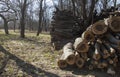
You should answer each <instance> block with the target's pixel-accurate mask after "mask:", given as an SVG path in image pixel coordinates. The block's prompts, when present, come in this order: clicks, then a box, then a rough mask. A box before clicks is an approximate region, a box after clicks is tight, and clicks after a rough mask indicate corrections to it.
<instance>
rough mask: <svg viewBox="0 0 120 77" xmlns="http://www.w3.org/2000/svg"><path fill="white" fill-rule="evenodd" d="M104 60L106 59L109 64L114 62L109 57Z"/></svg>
mask: <svg viewBox="0 0 120 77" xmlns="http://www.w3.org/2000/svg"><path fill="white" fill-rule="evenodd" d="M106 60H107V61H108V63H109V64H113V63H114V62H113V60H112V59H111V58H110V57H109V58H107V59H106Z"/></svg>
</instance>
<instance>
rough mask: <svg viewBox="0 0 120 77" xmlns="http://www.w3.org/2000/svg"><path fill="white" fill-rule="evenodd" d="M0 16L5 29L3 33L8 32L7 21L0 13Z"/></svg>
mask: <svg viewBox="0 0 120 77" xmlns="http://www.w3.org/2000/svg"><path fill="white" fill-rule="evenodd" d="M0 17H1V18H2V19H3V20H4V30H5V34H9V31H8V23H7V20H6V18H5V17H4V16H3V15H2V14H0Z"/></svg>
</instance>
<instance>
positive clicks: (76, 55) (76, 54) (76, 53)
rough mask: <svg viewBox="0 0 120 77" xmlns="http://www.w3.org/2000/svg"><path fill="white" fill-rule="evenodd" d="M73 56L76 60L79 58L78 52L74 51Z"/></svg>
mask: <svg viewBox="0 0 120 77" xmlns="http://www.w3.org/2000/svg"><path fill="white" fill-rule="evenodd" d="M75 57H76V60H77V59H79V58H80V55H79V53H78V52H75Z"/></svg>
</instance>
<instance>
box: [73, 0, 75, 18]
mask: <svg viewBox="0 0 120 77" xmlns="http://www.w3.org/2000/svg"><path fill="white" fill-rule="evenodd" d="M72 6H73V15H74V16H75V2H74V0H72Z"/></svg>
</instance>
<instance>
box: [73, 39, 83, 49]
mask: <svg viewBox="0 0 120 77" xmlns="http://www.w3.org/2000/svg"><path fill="white" fill-rule="evenodd" d="M82 41H83V39H82V38H81V37H78V38H76V39H75V42H74V45H73V46H74V49H75V50H76V48H77V46H78V45H79V44H80V43H81V42H82Z"/></svg>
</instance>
